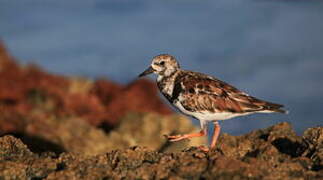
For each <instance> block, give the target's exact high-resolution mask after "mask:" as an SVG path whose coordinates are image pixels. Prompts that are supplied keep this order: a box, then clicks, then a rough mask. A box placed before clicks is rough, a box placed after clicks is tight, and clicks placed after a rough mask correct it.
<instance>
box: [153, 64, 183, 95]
mask: <svg viewBox="0 0 323 180" xmlns="http://www.w3.org/2000/svg"><path fill="white" fill-rule="evenodd" d="M179 73H180V70H177V71H175V72H174V73H172V74H170V75H169V76H165V75H158V77H157V85H158V88H159V90H160V91H161V92H162V94H163V95H164V96H166V98H167V99H168V97H171V96H172V94H173V89H174V83H175V80H176V77H177V76H178V74H179Z"/></svg>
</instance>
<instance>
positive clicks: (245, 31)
mask: <svg viewBox="0 0 323 180" xmlns="http://www.w3.org/2000/svg"><path fill="white" fill-rule="evenodd" d="M322 18H323V2H322V1H315V0H313V1H306V0H295V1H293V0H244V1H242V0H218V1H212V0H205V1H203V2H202V1H196V0H172V1H170V0H164V1H149V0H138V1H133V0H109V1H105V0H92V1H86V0H69V1H63V0H55V1H52V0H48V1H41V0H28V1H24V2H22V1H18V0H10V1H9V0H1V1H0V39H2V40H3V42H4V43H5V44H6V46H7V47H8V49H9V51H10V53H11V54H12V55H13V56H14V57H16V58H17V59H18V60H19V62H20V63H23V64H29V63H34V64H37V65H39V66H40V67H42V68H44V69H46V70H47V71H49V72H51V73H56V74H63V75H73V76H82V77H87V78H93V79H96V78H100V77H105V78H108V79H111V80H113V81H115V82H118V83H122V84H128V83H131V82H132V81H133V80H135V79H136V77H137V75H138V74H139V73H140V72H142V71H143V70H144V69H145V68H146V67H147V66H148V65H149V64H150V62H151V58H152V57H153V56H155V55H158V54H162V53H169V54H172V55H174V56H175V57H177V59H178V60H179V62H180V64H181V66H182V68H183V69H189V70H194V71H200V72H204V73H207V74H210V75H213V76H215V77H217V78H219V79H221V80H224V81H226V82H228V83H230V84H233V85H234V86H236V87H237V88H239V89H241V90H244V91H246V92H248V93H249V94H251V95H253V96H256V97H259V98H261V99H265V100H268V101H272V102H276V103H281V104H284V105H286V109H288V110H289V111H290V113H289V114H288V115H281V114H259V115H251V116H246V117H241V118H236V119H233V120H229V121H225V122H221V125H222V127H223V129H222V130H223V132H227V133H230V134H234V135H240V134H243V133H246V132H249V131H251V130H254V129H258V128H263V127H267V126H269V125H273V124H276V123H278V122H282V121H287V122H290V123H292V125H293V126H294V128H295V129H296V131H297V133H298V134H301V133H302V132H303V131H304V130H305V129H306V128H308V127H313V126H318V125H322V124H323V123H322V122H323V121H322V116H321V111H322V109H323V78H322V77H323V36H322V32H323V21H322ZM151 79H155V77H151ZM193 122H194V123H195V124H198V122H197V121H195V120H193Z"/></svg>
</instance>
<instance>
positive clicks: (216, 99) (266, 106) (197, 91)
mask: <svg viewBox="0 0 323 180" xmlns="http://www.w3.org/2000/svg"><path fill="white" fill-rule="evenodd" d="M174 93H178V96H181V98H179V99H180V101H181V104H182V105H183V107H184V108H185V109H187V110H190V111H193V110H194V111H195V110H196V111H209V112H232V113H248V112H255V111H265V110H269V111H276V112H281V111H283V110H281V109H280V108H281V107H283V106H282V105H280V104H274V103H270V102H266V101H263V100H259V99H257V98H255V97H252V96H249V95H248V94H246V93H244V92H242V91H240V90H238V89H237V88H235V87H233V86H231V85H229V84H228V83H225V82H223V81H220V80H218V79H216V78H214V77H211V76H207V75H204V74H201V73H196V72H190V71H186V72H183V73H181V74H180V75H179V76H178V78H176V81H175V86H174Z"/></svg>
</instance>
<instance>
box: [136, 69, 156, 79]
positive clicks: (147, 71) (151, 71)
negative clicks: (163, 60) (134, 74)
mask: <svg viewBox="0 0 323 180" xmlns="http://www.w3.org/2000/svg"><path fill="white" fill-rule="evenodd" d="M153 72H154V69H153V68H152V67H151V66H149V68H148V69H146V70H145V71H144V72H142V73H141V74H139V76H138V77H142V76H146V75H148V74H151V73H153Z"/></svg>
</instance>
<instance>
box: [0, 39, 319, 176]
mask: <svg viewBox="0 0 323 180" xmlns="http://www.w3.org/2000/svg"><path fill="white" fill-rule="evenodd" d="M147 97H149V101H147ZM196 131H198V128H196V127H195V126H193V125H192V124H191V121H190V120H188V119H187V118H185V117H183V116H179V115H177V114H174V113H173V111H172V110H171V109H169V107H168V106H167V105H165V104H164V103H163V101H162V100H160V98H159V96H158V93H157V89H156V86H155V84H154V83H152V82H150V81H147V80H140V81H135V82H132V83H130V84H128V85H120V84H117V83H114V82H111V81H109V80H107V79H99V80H88V79H84V78H75V77H64V76H59V75H53V74H50V73H47V72H44V71H43V70H41V69H40V68H38V67H37V66H35V65H26V66H21V65H19V64H17V63H16V61H15V59H14V58H12V56H10V55H9V54H8V52H7V51H6V50H5V48H4V46H3V45H2V44H1V43H0V136H1V137H0V179H33V180H39V179H121V178H122V179H323V160H322V158H323V127H315V128H310V129H308V130H307V131H305V132H304V134H303V136H297V135H296V134H295V132H294V131H293V129H292V127H291V125H290V124H288V123H280V124H277V125H275V126H272V127H268V128H266V129H261V130H255V131H253V132H250V133H248V134H246V135H243V136H231V135H228V134H225V133H224V134H221V136H220V139H219V143H218V146H217V148H216V149H215V150H213V151H211V152H208V153H204V152H201V151H200V150H198V149H197V148H195V147H194V146H198V145H202V144H206V139H205V138H195V139H193V140H191V141H183V142H179V143H169V142H167V141H166V139H165V138H164V137H163V135H165V134H178V133H180V134H183V133H190V132H196Z"/></svg>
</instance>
